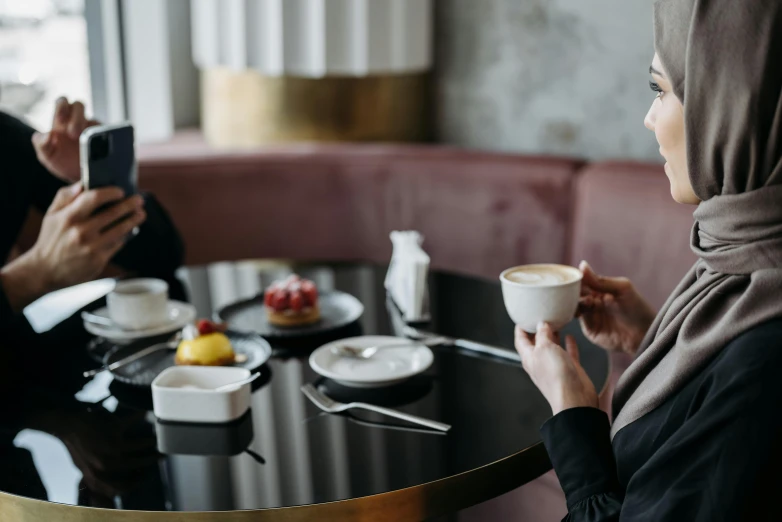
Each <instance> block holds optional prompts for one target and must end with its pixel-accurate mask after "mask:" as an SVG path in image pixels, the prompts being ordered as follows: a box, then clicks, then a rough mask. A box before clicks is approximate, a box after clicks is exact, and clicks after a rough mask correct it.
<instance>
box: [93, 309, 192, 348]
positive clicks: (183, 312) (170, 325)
mask: <svg viewBox="0 0 782 522" xmlns="http://www.w3.org/2000/svg"><path fill="white" fill-rule="evenodd" d="M93 313H94V314H95V315H99V316H101V317H106V318H108V317H109V310H108V309H107V308H105V307H104V308H100V309H98V310H96V311H94V312H93ZM195 318H196V309H195V306H193V305H191V304H188V303H182V302H180V301H169V302H168V318H167V319H166V322H165V324H162V325H160V326H156V327H154V328H147V329H145V330H123V329H122V328H119V327H118V326H104V325H101V324H95V323H89V322H87V321H84V328H85V329H86V330H87V331H88V332H90V333H91V334H92V335H97V336H98V337H103V338H104V339H108V340H109V341H134V340H136V339H143V338H145V337H154V336H155V335H163V334H166V333H169V332H173V331H175V330H179V329H180V328H183V327H184V326H185V325H186V324H188V323H192V322H193V321H194V320H195Z"/></svg>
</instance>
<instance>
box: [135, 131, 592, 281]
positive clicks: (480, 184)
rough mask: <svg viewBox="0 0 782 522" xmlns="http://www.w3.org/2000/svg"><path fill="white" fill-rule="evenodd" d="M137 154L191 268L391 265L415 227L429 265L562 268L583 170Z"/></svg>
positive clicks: (560, 163)
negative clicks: (404, 235) (264, 262)
mask: <svg viewBox="0 0 782 522" xmlns="http://www.w3.org/2000/svg"><path fill="white" fill-rule="evenodd" d="M194 143H196V144H197V143H198V142H197V141H187V142H185V143H183V144H180V145H179V146H177V144H176V143H174V144H169V145H167V146H166V147H160V146H155V147H147V148H142V151H141V153H140V155H139V156H140V162H139V163H140V165H139V167H140V174H139V179H140V183H141V186H142V188H143V189H145V190H149V191H151V192H153V193H154V194H156V196H157V197H158V198H159V199H160V200H161V202H162V203H163V204H164V205H165V206H166V208H167V209H168V210H169V212H170V213H171V215H172V217H173V219H174V221H175V222H176V224H177V225H178V227H179V228H180V230H181V232H182V234H183V237H184V239H185V244H186V245H187V255H188V257H187V262H188V263H190V264H194V263H208V262H212V261H218V260H233V259H243V258H291V259H309V260H367V261H376V262H387V261H388V259H389V258H390V254H391V244H390V240H389V236H388V235H389V233H390V232H391V231H392V230H398V229H417V230H420V231H421V232H422V233H423V234H424V236H425V238H426V243H425V248H426V250H427V251H428V252H429V253H430V255H431V257H432V263H433V265H434V266H435V267H437V268H441V269H447V270H451V271H456V272H462V273H467V274H472V275H478V276H485V277H491V278H493V277H496V276H497V275H498V274H499V272H500V271H501V270H502V269H504V268H507V267H508V266H511V265H514V264H520V263H528V262H543V261H551V262H564V261H565V259H566V257H565V254H566V240H567V233H568V228H569V225H568V223H569V221H570V219H571V215H570V210H571V205H570V202H571V198H572V180H573V177H574V173H575V172H576V171H577V169H578V167H579V163H578V162H575V161H572V160H567V159H556V158H537V157H528V156H518V155H502V154H487V153H480V152H471V151H466V150H459V149H454V148H449V147H436V146H409V145H350V144H341V145H290V146H280V147H274V148H269V149H264V150H261V151H253V152H234V153H227V152H215V151H211V150H209V149H208V147H206V146H204V145H203V144H201V145H195V144H194Z"/></svg>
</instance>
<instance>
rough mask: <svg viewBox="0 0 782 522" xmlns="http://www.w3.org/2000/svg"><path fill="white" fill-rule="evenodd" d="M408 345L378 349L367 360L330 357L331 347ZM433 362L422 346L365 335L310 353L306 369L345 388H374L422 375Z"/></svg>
mask: <svg viewBox="0 0 782 522" xmlns="http://www.w3.org/2000/svg"><path fill="white" fill-rule="evenodd" d="M400 342H401V343H404V342H409V343H410V347H409V348H407V347H405V348H389V349H388V350H383V349H382V348H381V349H380V350H378V352H377V353H376V354H375V355H374V356H372V357H371V358H370V359H366V360H364V359H356V358H353V357H346V356H342V355H338V354H336V353H334V351H333V350H332V348H333V347H335V346H339V345H350V346H355V347H359V348H367V347H370V346H378V345H383V344H388V345H391V344H393V345H398V344H399V343H400ZM432 362H434V354H433V353H432V350H430V349H429V348H428V347H426V346H424V345H423V344H418V343H416V342H415V341H410V340H408V339H404V338H400V337H389V336H380V335H365V336H362V337H352V338H350V339H341V340H339V341H334V342H332V343H329V344H326V345H323V346H321V347H320V348H318V349H317V350H315V351H314V352H312V355H310V366H311V367H312V369H313V370H315V372H317V373H319V374H320V375H322V376H324V377H327V378H329V379H332V380H334V381H336V382H338V383H340V384H343V385H345V386H353V387H357V388H375V387H381V386H390V385H392V384H397V383H400V382H402V381H405V380H407V379H409V378H410V377H413V376H415V375H418V374H419V373H423V372H425V371H426V370H427V369H428V368H429V367H430V366H431V365H432Z"/></svg>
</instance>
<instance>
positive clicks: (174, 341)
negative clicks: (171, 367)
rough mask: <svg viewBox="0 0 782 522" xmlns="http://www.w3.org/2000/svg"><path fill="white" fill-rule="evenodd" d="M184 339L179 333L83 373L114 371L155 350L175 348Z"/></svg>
mask: <svg viewBox="0 0 782 522" xmlns="http://www.w3.org/2000/svg"><path fill="white" fill-rule="evenodd" d="M181 340H182V334H181V333H177V334H176V335H175V336H174V337H172V338H171V339H170V340H168V341H166V342H163V343H158V344H153V345H152V346H150V347H148V348H144V349H143V350H139V351H137V352H136V353H134V354H133V355H129V356H127V357H124V358H122V359H120V360H119V361H115V362H113V363H111V364H109V365H108V366H102V367H101V368H95V369H94V370H89V371H86V372H84V373H83V374H82V375H83V376H84V377H93V376H95V375H97V374H99V373H101V372H105V371H114V370H116V369H117V368H121V367H123V366H125V365H127V364H130V363H132V362H133V361H137V360H139V359H141V358H142V357H146V356H147V355H149V354H151V353H155V352H159V351H160V350H175V349H176V347H177V346H179V341H181Z"/></svg>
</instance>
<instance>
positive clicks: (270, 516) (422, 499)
mask: <svg viewBox="0 0 782 522" xmlns="http://www.w3.org/2000/svg"><path fill="white" fill-rule="evenodd" d="M549 469H551V464H550V462H549V460H548V455H547V454H546V450H545V448H544V447H543V444H542V443H539V444H536V445H535V446H532V447H530V448H527V449H526V450H524V451H521V452H519V453H516V454H514V455H511V456H509V457H506V458H504V459H501V460H498V461H496V462H494V463H492V464H489V465H486V466H483V467H480V468H477V469H474V470H472V471H468V472H465V473H460V474H458V475H454V476H452V477H448V478H445V479H441V480H436V481H434V482H429V483H427V484H422V485H420V486H414V487H410V488H406V489H401V490H398V491H391V492H389V493H381V494H379V495H372V496H368V497H360V498H356V499H350V500H341V501H338V502H329V503H325V504H312V505H307V506H296V507H286V508H276V509H261V510H246V511H213V512H153V511H121V510H111V509H98V508H87V507H79V506H69V505H65V504H55V503H53V502H45V501H41V500H32V499H28V498H23V497H18V496H15V495H9V494H7V493H0V522H55V521H56V522H153V521H154V522H157V521H162V522H272V521H274V522H304V521H307V522H310V521H313V520H317V521H319V522H330V521H335V522H336V521H339V522H368V521H371V522H401V521H404V522H407V521H419V520H427V519H430V518H434V517H438V516H442V515H446V514H449V513H454V512H456V511H459V510H461V509H464V508H467V507H470V506H474V505H476V504H479V503H481V502H485V501H487V500H490V499H492V498H495V497H498V496H500V495H502V494H504V493H507V492H508V491H511V490H513V489H515V488H517V487H519V486H521V485H523V484H526V483H527V482H530V481H531V480H534V479H535V478H537V477H539V476H540V475H542V474H543V473H545V472H546V471H548V470H549Z"/></svg>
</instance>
